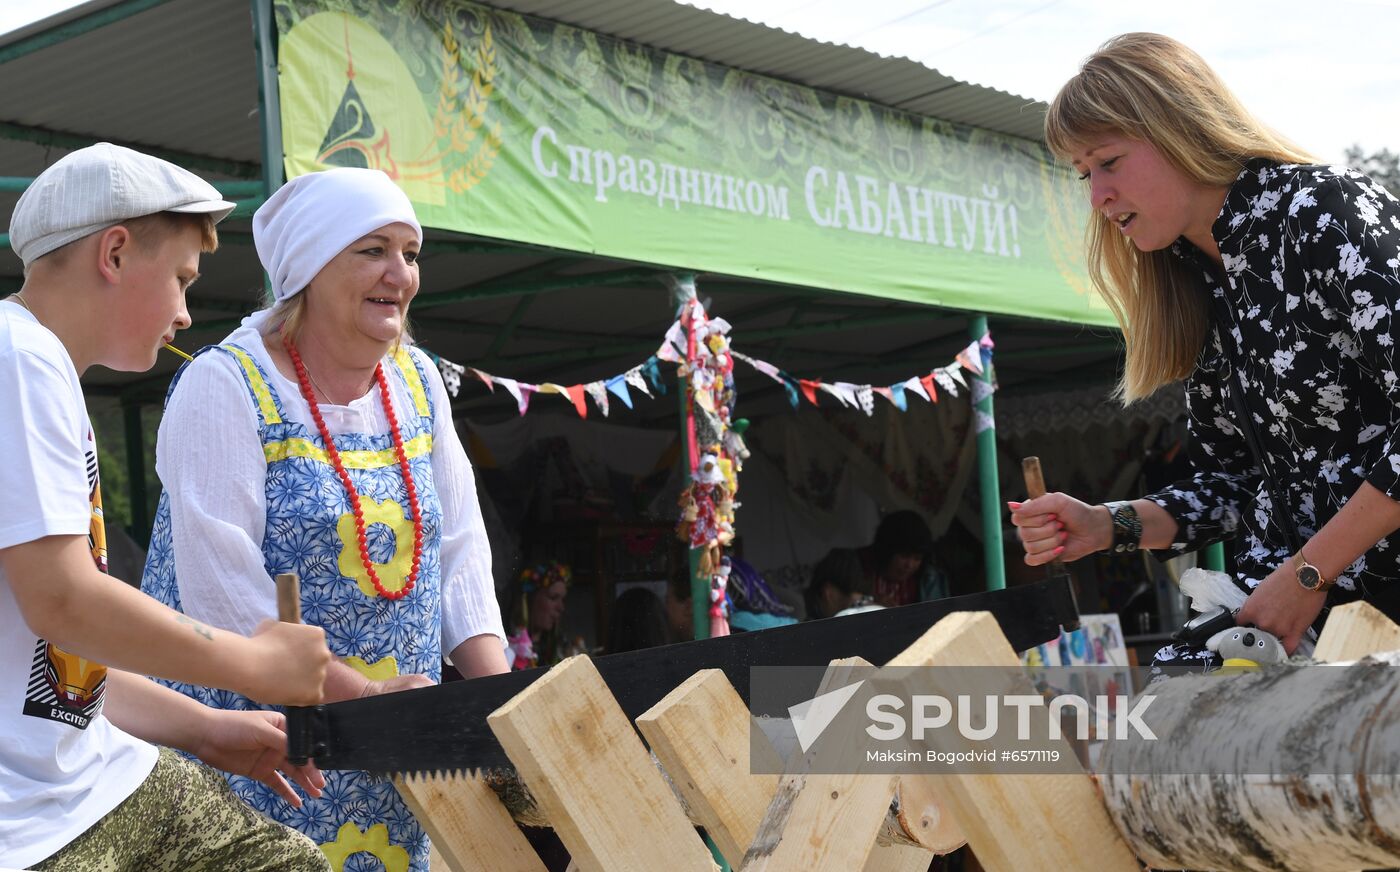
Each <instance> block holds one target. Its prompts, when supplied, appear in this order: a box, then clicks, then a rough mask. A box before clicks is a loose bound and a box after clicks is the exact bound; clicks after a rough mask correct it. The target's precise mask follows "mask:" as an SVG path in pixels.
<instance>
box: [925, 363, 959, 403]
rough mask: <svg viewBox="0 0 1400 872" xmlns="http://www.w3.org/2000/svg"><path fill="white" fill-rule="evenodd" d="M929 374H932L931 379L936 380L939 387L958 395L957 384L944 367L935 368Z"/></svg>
mask: <svg viewBox="0 0 1400 872" xmlns="http://www.w3.org/2000/svg"><path fill="white" fill-rule="evenodd" d="M929 375H931V376H933V380H934V381H936V382H938V385H939V387H941V388H943V390H945V391H947V392H948V393H950V394H952V395H953V396H955V397H956V396H957V395H958V384H957V382H955V381H953V379H952V377H951V376H950V375H948V371H947V370H946V369H935V370H934V371H933V372H931V373H929Z"/></svg>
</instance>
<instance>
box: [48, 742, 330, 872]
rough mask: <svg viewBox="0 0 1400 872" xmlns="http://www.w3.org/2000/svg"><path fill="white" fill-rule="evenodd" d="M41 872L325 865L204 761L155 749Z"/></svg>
mask: <svg viewBox="0 0 1400 872" xmlns="http://www.w3.org/2000/svg"><path fill="white" fill-rule="evenodd" d="M32 868H34V869H35V870H42V872H167V870H168V872H177V870H180V872H183V870H189V872H216V870H229V869H237V870H240V872H272V870H291V872H313V870H314V872H329V870H330V868H331V867H330V863H329V862H328V861H327V860H326V857H325V855H324V854H322V853H321V850H320V848H317V847H316V845H315V843H314V842H312V841H311V840H310V839H308V838H306V836H303V835H302V834H301V833H298V832H296V831H295V830H290V829H288V828H286V827H284V826H282V825H281V824H278V823H275V822H273V821H272V820H270V819H268V818H267V817H264V816H263V815H261V814H258V813H257V812H256V811H254V810H253V809H251V808H249V807H248V805H247V804H246V803H245V802H243V801H242V800H241V799H239V798H238V797H236V796H234V794H233V791H231V790H229V787H228V783H227V782H226V781H224V779H223V778H222V777H220V775H219V774H218V773H217V772H215V771H214V770H212V769H210V768H209V767H207V766H203V765H200V764H198V763H192V762H190V761H189V760H186V759H185V758H183V757H181V756H180V755H178V754H176V753H175V752H173V751H170V750H168V749H165V748H162V749H161V751H160V760H159V761H158V762H157V763H156V767H155V769H153V770H152V771H151V774H150V776H149V777H147V778H146V780H145V781H144V782H143V783H142V784H141V786H140V787H139V788H137V789H136V792H135V793H133V794H131V796H129V797H127V798H126V800H125V801H124V802H122V804H121V805H119V806H117V807H116V808H115V809H113V810H112V812H111V813H110V814H108V815H107V816H106V817H104V818H103V819H102V820H100V821H98V822H97V823H96V824H93V826H92V827H91V828H89V829H88V830H87V832H85V833H83V834H82V835H81V836H79V837H78V838H76V839H74V840H73V841H72V842H69V843H68V845H67V846H66V847H64V848H63V850H61V851H59V852H58V853H57V854H54V855H53V856H51V857H49V858H48V859H47V860H44V861H43V862H42V863H40V864H39V865H37V866H34V867H32Z"/></svg>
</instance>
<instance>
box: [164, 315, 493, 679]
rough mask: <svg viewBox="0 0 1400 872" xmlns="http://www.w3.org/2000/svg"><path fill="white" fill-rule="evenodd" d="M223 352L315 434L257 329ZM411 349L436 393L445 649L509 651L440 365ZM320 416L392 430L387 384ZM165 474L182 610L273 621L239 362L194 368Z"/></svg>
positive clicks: (253, 441)
mask: <svg viewBox="0 0 1400 872" xmlns="http://www.w3.org/2000/svg"><path fill="white" fill-rule="evenodd" d="M225 342H234V343H237V344H238V345H240V346H242V347H243V348H244V349H246V350H247V351H248V352H249V353H250V354H251V355H252V357H253V359H254V360H256V361H257V362H258V364H259V365H260V366H261V367H262V369H263V373H264V374H265V375H266V377H267V379H268V380H269V382H270V384H271V385H272V386H273V387H274V388H275V389H276V391H277V394H278V397H279V398H280V399H281V401H282V406H283V413H284V417H285V419H286V420H287V421H295V422H297V423H300V424H303V425H305V426H306V427H307V429H308V430H310V431H311V432H312V433H314V432H316V424H315V422H314V421H313V420H312V418H311V410H310V408H309V407H308V406H307V405H306V401H305V400H304V399H303V398H302V396H301V391H300V388H299V387H298V386H297V384H296V383H295V382H293V381H291V380H290V379H288V378H286V377H285V376H283V375H282V373H281V372H280V371H279V370H278V369H277V366H276V364H274V363H273V361H272V357H271V355H269V354H268V352H267V349H266V348H265V347H264V346H263V343H262V338H261V336H259V335H258V333H257V332H256V331H255V330H253V329H252V328H249V327H247V326H244V327H241V328H239V329H238V330H236V331H234V332H233V333H232V334H231V335H230V336H229V337H228V338H227V339H226V340H225ZM410 350H411V353H412V354H413V355H414V357H415V358H416V359H417V360H418V361H419V363H420V364H423V369H424V370H425V371H426V372H427V373H428V378H427V386H428V389H429V390H430V391H431V392H432V395H433V409H434V412H435V415H434V420H433V452H432V464H433V478H434V481H435V482H436V485H437V493H438V498H439V500H441V502H442V546H441V565H442V651H443V654H444V656H448V657H449V658H450V655H451V653H452V651H453V649H455V648H456V647H457V646H458V645H460V644H461V643H462V642H464V641H466V640H467V639H469V638H471V637H473V636H479V635H483V634H486V633H491V634H494V635H496V636H497V637H499V638H500V639H501V641H502V644H504V640H505V629H504V627H503V626H502V623H501V613H500V608H499V607H498V606H497V603H496V591H495V586H494V584H493V582H492V576H491V546H490V542H489V541H488V540H487V538H486V527H485V524H484V523H483V521H482V518H481V506H480V504H479V503H478V502H477V496H476V477H475V474H474V473H473V471H472V466H471V461H470V460H468V459H467V453H466V451H465V450H464V449H463V447H462V441H461V439H460V438H459V437H458V435H457V431H456V428H454V427H453V425H452V413H451V405H450V402H451V401H450V400H449V398H448V396H447V389H446V388H445V387H444V386H443V383H442V376H441V375H440V374H439V373H438V371H437V367H435V366H433V365H432V364H431V363H430V362H428V361H427V358H426V356H425V355H423V353H422V352H421V351H418V350H417V349H410ZM386 359H387V358H386ZM386 375H387V373H386ZM388 382H389V393H390V397H391V402H392V403H393V404H394V411H395V415H396V416H397V417H398V418H399V419H400V420H401V421H402V420H408V419H409V418H410V417H411V415H412V414H413V412H412V410H413V401H412V399H411V398H410V397H409V396H408V395H407V392H406V390H405V389H404V388H403V386H402V385H401V384H400V383H399V380H398V379H395V378H389V379H388ZM405 410H408V411H405ZM321 416H322V418H323V419H324V420H325V422H326V427H327V429H329V430H330V432H331V434H332V435H339V434H342V433H369V434H373V435H382V434H386V433H388V432H389V421H388V418H387V417H386V416H385V414H384V409H383V407H382V404H381V402H380V398H379V388H378V385H374V386H372V387H371V389H370V391H369V393H367V394H365V395H364V396H363V397H360V398H359V399H358V400H354V401H353V402H351V403H350V404H349V405H348V406H332V405H322V406H321ZM156 472H157V474H158V475H159V476H160V480H161V482H162V483H163V484H164V486H165V492H166V494H167V495H168V497H169V500H170V520H171V533H172V535H173V537H174V545H175V572H176V578H177V582H178V584H179V590H180V602H181V605H182V606H183V607H184V610H185V612H186V613H187V614H189V615H190V617H192V618H195V619H196V620H200V621H204V622H206V623H209V624H213V625H214V626H217V627H224V628H227V629H229V630H233V631H236V632H239V633H243V634H249V633H251V632H252V631H253V629H254V628H255V627H256V626H257V625H258V623H259V622H260V621H262V620H264V619H266V618H273V619H275V618H276V617H277V598H276V587H275V585H273V584H272V583H271V580H270V579H269V578H268V576H267V569H266V568H265V566H264V563H263V553H262V541H263V534H264V529H265V527H266V522H267V503H266V491H265V489H264V482H265V479H266V477H267V461H266V459H265V457H264V456H263V448H262V443H261V441H260V440H259V438H258V414H257V409H256V408H255V407H254V405H253V400H252V397H251V396H250V395H249V392H248V388H247V386H246V383H245V382H244V379H243V374H242V372H241V371H240V369H239V368H238V364H237V363H235V362H234V360H233V359H232V358H231V357H229V356H228V355H226V354H217V353H208V354H203V355H200V356H199V357H198V358H196V359H195V361H194V362H193V363H191V364H189V365H188V366H187V367H186V368H185V372H184V374H183V375H182V376H181V378H180V384H179V389H178V390H176V391H175V392H174V394H173V395H172V396H171V397H170V400H169V404H168V405H167V406H166V409H165V416H164V417H163V418H162V419H161V423H160V432H159V437H158V441H157V443H156Z"/></svg>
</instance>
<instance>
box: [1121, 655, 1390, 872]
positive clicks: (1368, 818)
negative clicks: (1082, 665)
mask: <svg viewBox="0 0 1400 872" xmlns="http://www.w3.org/2000/svg"><path fill="white" fill-rule="evenodd" d="M1146 693H1148V694H1151V695H1152V696H1153V697H1154V699H1153V700H1152V702H1151V703H1150V707H1149V708H1148V710H1147V711H1146V712H1145V713H1144V715H1143V718H1142V720H1143V721H1144V722H1145V723H1146V724H1147V726H1148V727H1149V729H1150V730H1151V731H1152V732H1153V733H1155V734H1156V738H1155V739H1147V738H1144V737H1142V736H1140V735H1138V734H1137V733H1136V731H1130V733H1129V738H1127V739H1124V740H1115V741H1109V742H1107V743H1106V744H1105V746H1104V749H1103V752H1102V754H1101V756H1100V758H1099V765H1098V778H1099V785H1100V788H1101V790H1102V792H1103V798H1104V803H1105V805H1106V806H1107V807H1108V809H1109V813H1110V814H1111V815H1112V817H1113V821H1114V823H1115V824H1116V825H1117V827H1118V829H1119V831H1120V832H1122V834H1123V835H1124V837H1125V838H1126V839H1127V841H1128V844H1129V845H1130V846H1131V847H1132V848H1133V850H1134V851H1135V852H1136V853H1137V855H1138V856H1139V857H1140V858H1141V859H1142V860H1144V861H1145V862H1147V863H1148V864H1150V865H1151V866H1152V867H1154V868H1159V869H1221V870H1300V872H1301V870H1309V872H1328V870H1337V872H1345V870H1355V869H1375V868H1395V867H1400V774H1397V773H1400V652H1396V653H1390V654H1382V655H1379V656H1378V657H1368V658H1366V659H1364V660H1360V661H1357V662H1355V663H1351V664H1344V665H1335V666H1332V665H1324V664H1313V663H1283V664H1279V665H1277V666H1273V667H1270V668H1267V669H1265V670H1264V671H1261V672H1257V673H1245V674H1239V675H1233V676H1228V677H1226V676H1185V677H1180V678H1173V679H1170V680H1167V681H1164V682H1160V683H1158V684H1156V685H1153V686H1152V687H1150V688H1148V690H1147V691H1146Z"/></svg>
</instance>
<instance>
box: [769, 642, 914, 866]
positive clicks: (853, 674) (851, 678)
mask: <svg viewBox="0 0 1400 872" xmlns="http://www.w3.org/2000/svg"><path fill="white" fill-rule="evenodd" d="M874 672H875V667H874V666H872V665H871V664H870V663H868V662H866V661H865V660H862V659H860V658H858V657H852V658H846V659H843V660H835V661H832V663H831V665H830V666H829V667H828V668H827V672H826V675H825V676H824V677H823V679H822V682H821V686H820V687H819V688H818V689H817V695H818V696H820V695H822V694H824V693H828V692H830V691H832V690H836V689H838V688H841V687H845V686H847V685H849V684H851V683H853V682H856V681H860V680H862V679H864V678H867V677H869V676H870V675H873V674H874ZM832 738H837V739H838V741H841V742H844V743H849V744H850V745H851V746H852V748H853V749H854V748H855V746H857V745H860V744H862V742H863V740H864V736H861V735H852V736H848V737H844V738H839V737H835V736H833V737H832ZM834 753H839V751H836V752H834ZM846 756H848V757H849V758H850V759H852V760H855V759H859V755H858V754H857V753H854V752H853V753H850V754H848V755H846ZM856 768H857V771H856V772H852V773H842V774H836V775H831V774H816V773H811V774H805V775H803V774H789V775H784V776H783V777H782V779H781V781H779V783H778V790H777V793H776V794H775V795H774V797H773V801H772V802H771V803H770V804H769V806H768V811H767V813H766V814H765V815H764V817H763V822H762V823H761V824H760V825H759V827H758V831H757V833H756V834H755V836H754V840H753V844H752V845H751V846H750V847H749V850H748V852H747V853H746V854H745V856H744V862H743V866H742V872H791V870H802V872H849V870H852V869H866V868H868V865H867V864H868V863H870V862H871V854H872V852H873V851H874V850H875V848H876V844H875V840H876V837H877V836H878V835H879V832H880V828H881V827H882V826H883V825H884V822H885V818H886V816H887V814H888V813H889V806H890V797H891V796H893V795H894V790H895V786H896V784H898V782H899V776H898V775H896V774H893V773H870V772H861V771H859V767H856ZM879 859H881V860H883V859H886V858H885V857H884V855H882V856H881V857H880V858H879ZM881 868H882V870H883V869H884V868H888V867H881ZM872 872H873V870H872Z"/></svg>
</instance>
